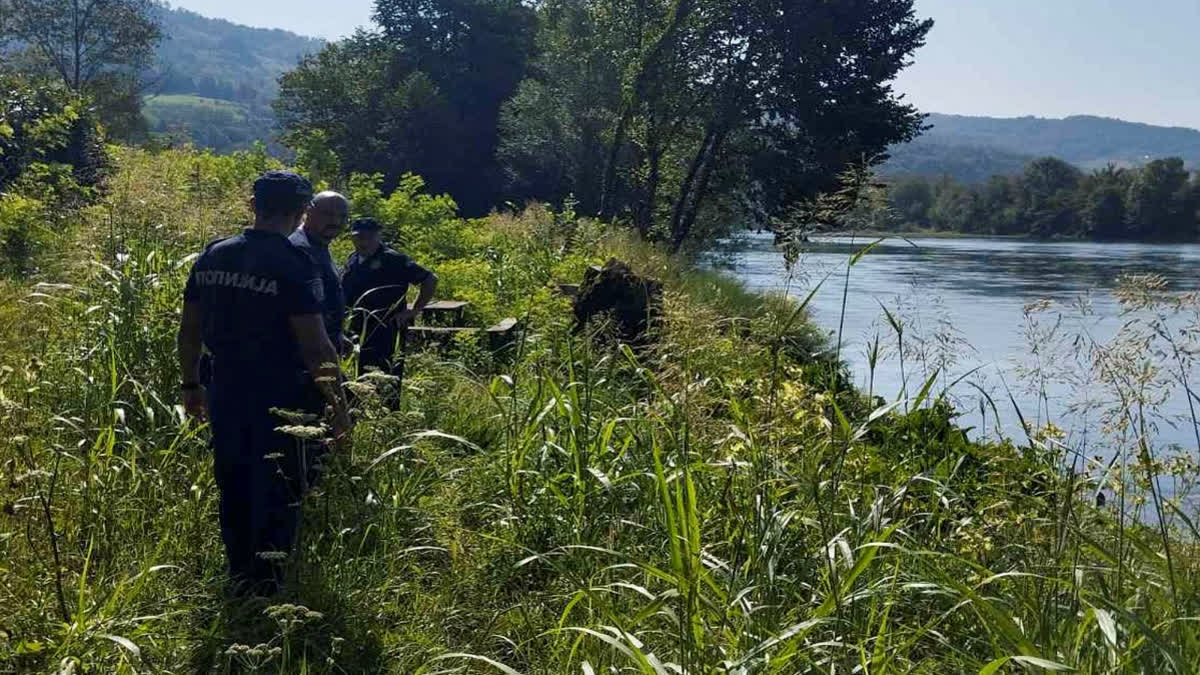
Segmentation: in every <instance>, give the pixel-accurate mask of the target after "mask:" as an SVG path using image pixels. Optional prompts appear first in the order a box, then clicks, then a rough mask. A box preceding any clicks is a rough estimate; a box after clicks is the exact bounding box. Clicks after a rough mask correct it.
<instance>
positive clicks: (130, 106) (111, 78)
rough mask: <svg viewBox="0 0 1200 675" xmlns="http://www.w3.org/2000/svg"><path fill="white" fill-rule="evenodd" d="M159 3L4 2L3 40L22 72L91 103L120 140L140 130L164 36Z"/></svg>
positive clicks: (0, 1) (0, 10)
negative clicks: (144, 90) (145, 78)
mask: <svg viewBox="0 0 1200 675" xmlns="http://www.w3.org/2000/svg"><path fill="white" fill-rule="evenodd" d="M156 7H157V4H156V3H155V2H154V1H153V0H86V1H83V2H80V1H76V0H0V36H3V37H5V38H7V39H9V40H11V41H14V42H15V43H16V44H17V45H19V47H20V48H19V49H18V52H19V54H18V56H17V60H18V61H19V62H21V63H22V64H23V66H24V70H26V71H27V72H32V73H43V74H46V75H49V76H51V77H54V78H56V79H59V80H60V81H61V82H62V83H63V84H64V85H66V86H67V87H68V88H69V89H70V90H71V91H74V92H77V93H81V94H86V95H88V96H90V97H91V98H92V99H93V101H94V102H95V103H96V105H97V107H98V108H99V110H100V114H101V117H102V119H104V120H105V122H106V123H107V124H108V126H109V127H110V129H111V130H113V131H114V132H115V133H117V134H118V135H122V136H129V135H131V134H133V133H135V132H136V131H137V130H138V129H139V128H140V127H141V122H142V119H141V84H142V80H141V77H142V75H143V74H144V73H145V71H146V70H147V69H148V68H149V67H150V65H151V64H152V63H153V60H154V54H155V51H154V50H155V46H156V45H157V44H158V42H159V40H160V39H161V38H162V31H161V29H160V27H159V24H158V22H157V21H156V20H155V11H156Z"/></svg>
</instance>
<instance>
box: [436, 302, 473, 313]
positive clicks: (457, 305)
mask: <svg viewBox="0 0 1200 675" xmlns="http://www.w3.org/2000/svg"><path fill="white" fill-rule="evenodd" d="M470 304H471V303H469V302H467V301H466V300H434V301H433V302H431V303H429V304H428V305H425V311H426V312H455V311H461V310H463V309H465V308H466V307H467V305H470Z"/></svg>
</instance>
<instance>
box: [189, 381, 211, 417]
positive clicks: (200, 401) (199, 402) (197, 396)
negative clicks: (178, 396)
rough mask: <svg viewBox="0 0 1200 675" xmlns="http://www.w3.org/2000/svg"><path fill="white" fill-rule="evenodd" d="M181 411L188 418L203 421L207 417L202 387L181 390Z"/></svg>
mask: <svg viewBox="0 0 1200 675" xmlns="http://www.w3.org/2000/svg"><path fill="white" fill-rule="evenodd" d="M183 409H184V411H185V412H186V413H187V415H188V417H191V418H193V419H197V420H200V421H204V420H205V419H206V418H207V417H208V406H207V404H206V403H205V397H204V387H196V388H194V389H184V390H183Z"/></svg>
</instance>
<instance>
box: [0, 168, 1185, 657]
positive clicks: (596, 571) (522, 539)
mask: <svg viewBox="0 0 1200 675" xmlns="http://www.w3.org/2000/svg"><path fill="white" fill-rule="evenodd" d="M116 155H117V162H118V165H117V167H118V171H117V172H116V173H115V174H114V175H113V177H112V179H111V187H110V189H109V190H108V191H107V193H106V194H105V195H104V197H103V200H104V201H103V202H102V203H101V204H100V205H99V206H98V207H96V208H92V209H85V210H83V211H79V212H74V213H72V214H71V216H72V218H73V219H74V220H73V222H72V227H71V228H69V230H68V232H69V233H70V235H71V236H72V237H73V240H72V242H71V245H69V246H64V247H63V249H62V250H63V251H66V252H70V253H69V255H70V256H71V257H72V258H73V259H74V262H75V263H77V264H74V265H71V266H69V267H64V268H63V270H62V272H61V274H60V276H57V277H55V278H54V279H53V281H55V282H56V283H51V284H42V285H39V286H31V285H28V284H22V285H17V284H13V283H8V282H0V283H5V285H4V290H5V293H4V296H5V297H11V298H21V299H23V302H19V303H18V302H12V303H0V346H2V347H3V348H2V349H0V438H2V439H3V441H0V506H2V507H3V509H2V511H0V578H2V579H3V580H4V583H2V584H0V607H4V608H5V609H6V614H5V616H4V621H3V625H2V626H0V670H6V671H15V672H54V671H60V672H61V671H64V670H65V671H68V672H69V671H70V670H72V669H73V670H74V671H75V672H104V673H109V672H111V673H134V672H139V673H141V672H200V673H212V672H217V673H221V672H237V671H247V670H254V669H257V670H259V671H265V672H281V673H300V672H305V673H376V672H390V673H397V674H400V673H404V674H410V673H434V672H447V671H452V670H454V669H458V670H460V671H462V672H480V673H485V672H516V673H524V674H526V675H561V674H562V673H578V672H584V673H588V672H595V673H606V672H633V673H647V674H651V673H653V674H654V675H663V673H679V672H687V673H697V674H699V673H704V674H712V675H734V674H738V675H750V674H752V673H753V674H759V673H762V674H766V673H776V674H780V675H782V674H791V673H803V672H854V671H860V672H879V673H884V672H914V673H960V672H966V673H971V672H984V673H998V672H1021V671H1019V670H1017V669H1018V668H1021V669H1024V668H1042V669H1047V668H1049V669H1060V670H1061V669H1064V668H1070V669H1074V670H1076V671H1078V672H1083V673H1179V674H1181V675H1182V674H1183V673H1188V672H1190V671H1191V670H1192V668H1191V664H1193V663H1194V662H1196V660H1197V654H1200V636H1198V634H1197V630H1198V629H1197V626H1196V625H1195V622H1194V621H1190V620H1187V618H1188V617H1192V616H1195V615H1196V612H1197V611H1200V588H1197V586H1196V581H1195V580H1196V579H1197V578H1198V576H1197V575H1198V573H1200V569H1198V568H1197V565H1198V564H1200V563H1198V561H1200V557H1198V556H1197V555H1196V551H1195V538H1194V536H1193V535H1187V536H1184V535H1181V534H1179V533H1178V532H1177V531H1176V530H1175V529H1171V531H1170V532H1171V535H1172V536H1171V538H1169V539H1164V538H1162V537H1160V536H1158V533H1157V532H1151V531H1150V530H1149V529H1147V528H1146V527H1143V526H1141V525H1139V524H1137V523H1136V522H1132V523H1131V522H1130V521H1128V520H1125V519H1124V515H1123V514H1122V513H1118V512H1116V511H1114V510H1113V509H1112V508H1094V507H1092V506H1091V505H1090V498H1091V494H1092V488H1094V487H1096V483H1095V482H1094V479H1093V478H1091V477H1090V476H1085V475H1080V474H1077V473H1074V472H1071V471H1068V470H1066V469H1065V468H1064V467H1065V466H1066V465H1067V462H1066V461H1065V460H1066V456H1065V455H1064V454H1063V453H1062V452H1061V450H1060V445H1057V444H1055V443H1054V442H1052V440H1053V439H1054V438H1056V436H1055V434H1054V433H1053V429H1046V430H1035V431H1034V433H1033V434H1031V435H1032V439H1031V440H1030V441H1029V443H1028V444H1023V445H1021V446H1016V445H1014V444H1011V443H998V444H981V443H978V442H975V441H973V440H972V438H971V433H970V432H968V431H964V430H962V429H959V428H957V427H956V425H955V417H954V413H953V412H952V410H951V408H950V406H949V405H948V404H947V403H946V401H945V400H943V398H942V397H941V396H939V394H938V391H937V390H936V389H933V388H926V390H925V392H924V393H923V395H922V396H919V397H918V398H917V399H914V400H910V401H907V402H904V401H898V402H896V403H895V404H893V405H891V406H890V407H884V408H880V407H878V406H877V405H876V403H875V402H874V401H868V400H866V399H865V397H862V396H860V395H859V394H857V393H856V392H854V391H853V390H851V389H849V388H847V387H844V386H842V385H839V386H838V388H837V389H836V390H831V389H830V388H829V383H830V382H831V381H834V380H835V378H831V373H830V369H831V368H837V364H836V363H831V362H830V361H829V360H828V359H822V358H814V357H813V354H814V353H815V352H820V351H823V348H824V342H823V340H822V339H821V337H820V331H819V330H817V329H816V328H815V327H814V326H812V325H810V324H809V323H808V322H807V320H806V319H805V318H804V315H803V311H802V309H801V308H800V307H798V306H797V305H796V304H795V302H794V301H790V300H786V299H782V298H764V297H762V296H758V295H755V294H752V293H749V292H747V291H746V290H745V289H742V288H740V287H739V286H738V285H737V284H736V283H734V282H732V281H730V280H728V279H725V278H723V277H720V276H719V275H715V274H713V273H710V272H699V271H696V270H693V269H690V268H688V267H687V266H686V265H684V264H682V263H681V262H680V261H679V260H678V259H676V258H673V257H671V256H668V255H666V254H664V253H663V251H662V250H661V249H658V248H655V247H653V246H649V245H647V244H646V243H645V242H642V241H639V240H637V239H636V238H635V237H632V236H630V235H629V234H627V233H625V232H622V231H619V230H615V229H613V228H612V227H610V226H606V225H603V224H597V223H594V222H591V221H587V220H580V219H578V218H576V217H574V216H573V215H572V214H571V213H570V211H569V210H564V211H562V212H553V211H549V210H547V209H544V208H541V207H534V208H531V209H528V210H527V211H525V212H523V213H520V214H509V215H493V216H490V217H488V218H486V219H483V220H479V221H463V220H461V219H456V218H454V216H453V204H452V202H451V201H450V200H448V199H446V198H441V197H428V196H422V195H421V193H420V187H419V183H418V182H417V181H416V180H415V179H411V178H409V179H405V181H404V183H403V185H405V187H404V189H402V190H400V191H399V196H397V195H395V194H388V193H384V192H382V191H381V190H379V185H380V180H381V179H380V178H378V177H363V176H355V177H353V178H352V180H351V185H352V190H357V191H358V194H360V195H362V196H363V197H364V202H363V204H359V205H358V207H359V208H362V207H363V206H364V205H366V208H367V209H369V210H370V209H373V210H375V212H376V213H381V214H390V215H391V217H394V218H397V219H399V220H398V221H395V222H393V223H392V224H394V225H401V224H402V223H404V222H411V223H420V224H421V227H422V228H425V229H432V230H437V231H438V232H439V233H437V234H435V235H433V236H435V238H445V239H450V240H453V241H454V242H456V243H455V246H457V247H458V248H456V249H453V250H454V254H453V256H447V257H444V258H441V259H439V260H438V261H437V264H436V265H435V266H434V267H435V269H436V271H437V272H438V274H439V275H440V276H442V277H443V279H444V280H445V283H446V284H447V288H452V289H454V293H455V294H456V295H457V294H459V293H460V292H461V293H463V294H467V293H470V294H471V295H470V296H469V297H470V298H471V299H472V301H473V302H477V303H478V304H479V306H480V307H481V308H482V309H481V311H482V312H486V313H492V312H495V313H496V314H497V315H508V316H520V317H522V319H524V320H525V329H524V331H523V332H522V334H521V336H520V338H519V340H518V342H517V345H515V351H514V352H513V353H512V354H511V355H510V356H508V357H506V358H497V357H493V356H492V355H491V354H489V353H488V352H487V350H486V349H485V348H484V345H483V344H482V343H481V342H479V341H476V340H472V339H468V338H463V339H460V340H456V341H455V342H454V344H453V345H452V348H451V349H450V350H449V351H447V352H442V353H434V352H423V353H413V354H410V355H409V356H408V361H407V372H406V376H405V380H404V382H403V384H402V385H399V384H398V383H396V382H393V381H389V380H387V378H382V377H379V376H376V377H370V376H368V377H366V378H363V379H360V380H357V381H354V382H351V383H349V384H348V385H347V386H348V387H351V388H353V390H354V391H355V393H356V394H357V395H358V399H357V400H358V404H357V405H358V408H359V410H358V418H359V424H358V428H357V429H356V432H355V437H354V443H353V447H352V448H350V449H349V450H348V451H347V452H345V453H342V454H338V455H335V456H332V457H330V458H329V461H328V462H326V471H325V474H324V476H323V477H322V480H321V482H320V484H319V486H318V489H317V491H316V492H315V493H313V494H312V495H311V496H310V497H309V498H308V499H307V501H306V507H305V518H304V524H303V527H302V530H301V532H300V537H299V540H300V546H299V547H298V549H297V550H296V552H295V554H294V555H293V556H292V558H291V559H290V560H289V561H288V570H289V572H288V574H289V578H288V583H287V590H286V591H285V592H284V594H283V595H281V596H279V597H276V598H272V599H270V600H267V601H261V602H260V601H250V602H246V603H239V602H235V601H230V600H227V599H226V597H225V595H224V593H223V582H224V573H223V569H222V559H221V543H220V541H219V536H218V533H217V527H216V524H215V522H214V514H215V512H216V509H217V497H218V495H217V492H216V487H215V485H214V483H213V479H212V475H211V462H210V461H209V450H208V448H207V447H206V437H207V433H208V432H207V430H206V428H205V427H204V425H202V424H198V423H196V422H192V421H186V420H184V418H183V417H182V416H181V415H180V413H179V411H178V409H177V408H176V406H175V400H176V398H175V397H176V395H177V392H176V385H177V381H176V372H175V368H176V367H177V366H176V364H175V363H174V332H175V328H176V323H177V321H178V304H179V297H180V293H181V292H182V286H183V283H184V280H185V278H186V274H187V270H188V262H189V260H190V258H191V256H192V255H194V254H195V252H196V251H198V250H199V249H200V248H201V247H202V246H203V245H204V243H205V242H206V241H207V240H208V239H211V238H212V237H214V236H221V235H225V234H228V233H229V232H232V231H234V230H236V229H237V227H238V226H239V225H240V224H241V222H242V221H244V220H245V219H246V218H247V216H248V214H247V213H246V206H245V196H246V194H247V192H248V180H249V179H250V178H251V177H252V176H253V175H254V173H255V172H256V171H258V170H260V169H261V168H262V166H263V164H264V162H267V161H268V160H266V159H265V158H264V156H263V155H262V154H261V153H255V152H247V153H242V154H239V155H237V156H231V157H219V156H214V155H211V154H205V153H197V152H194V151H165V152H159V153H148V152H144V151H139V150H131V149H119V150H117V151H116ZM370 198H374V202H371V201H370ZM15 203H16V202H7V201H5V202H0V204H3V206H0V208H3V209H5V210H4V211H3V212H4V213H8V212H9V210H12V211H14V212H15V211H16V210H17V209H15V208H14V207H13V204H15ZM21 208H22V209H26V208H28V207H21ZM439 242H440V239H439ZM438 245H439V246H440V245H441V243H439V244H438ZM609 256H613V257H619V258H621V259H623V260H626V261H628V262H630V263H631V264H632V265H633V266H634V268H635V269H637V270H639V271H642V272H645V273H647V274H650V275H653V276H655V277H657V278H659V279H661V280H662V281H663V282H664V284H665V288H666V292H665V297H664V315H663V320H662V322H661V326H660V327H659V330H658V334H657V336H656V340H655V342H654V344H652V345H649V346H646V347H644V348H642V349H640V350H639V351H637V352H634V351H633V350H631V349H628V348H624V347H621V346H616V345H612V344H611V343H609V342H607V341H605V340H603V339H593V337H594V336H593V335H591V334H588V333H579V332H576V331H575V330H574V326H573V325H572V324H573V322H572V320H571V318H570V310H569V302H568V301H567V300H566V299H565V298H563V297H561V296H560V295H559V294H558V293H557V291H556V290H555V289H554V287H553V284H554V283H555V282H572V281H578V279H579V275H580V274H581V273H582V270H583V268H584V267H585V266H586V265H588V264H592V263H594V262H596V261H601V260H604V259H606V258H607V257H609ZM481 318H486V317H481ZM600 330H601V332H602V327H600ZM595 337H602V336H600V335H597V336H595ZM395 386H402V387H403V394H404V395H403V398H402V400H401V403H400V406H399V409H398V410H389V409H387V408H385V407H384V406H383V405H382V404H381V403H380V401H381V393H382V392H383V390H385V389H387V388H389V387H395ZM905 410H907V412H904V411H905ZM1127 471H1128V472H1129V473H1128V474H1126V475H1124V476H1122V478H1121V479H1120V480H1119V481H1116V482H1110V483H1107V484H1109V485H1113V486H1122V487H1120V489H1121V490H1124V489H1126V487H1128V489H1129V493H1128V495H1127V496H1128V498H1129V499H1130V500H1134V499H1136V498H1137V497H1138V496H1139V495H1142V496H1144V492H1138V490H1139V488H1138V487H1137V485H1138V481H1139V480H1141V481H1145V480H1147V479H1153V477H1154V476H1156V474H1154V473H1153V472H1154V471H1156V469H1154V467H1153V464H1152V463H1148V464H1145V465H1141V464H1138V463H1136V462H1131V463H1130V465H1129V467H1128V469H1127ZM1143 471H1144V472H1145V473H1144V474H1143V473H1142V472H1143ZM1145 484H1150V483H1145ZM1141 489H1142V490H1144V489H1145V488H1144V487H1143V488H1141ZM1120 494H1121V498H1122V499H1124V498H1126V493H1125V492H1121V493H1120ZM1181 508H1183V509H1187V508H1188V507H1186V506H1182V505H1181ZM1168 521H1169V526H1170V527H1172V528H1174V527H1175V526H1178V525H1180V524H1181V523H1182V522H1183V521H1182V520H1180V519H1175V518H1168ZM1167 543H1169V544H1170V546H1169V548H1168V547H1167V545H1166V544H1167ZM1164 553H1167V554H1169V555H1167V556H1164ZM1168 561H1171V562H1168ZM1005 668H1008V669H1009V670H1008V671H1005V670H1004V669H1005Z"/></svg>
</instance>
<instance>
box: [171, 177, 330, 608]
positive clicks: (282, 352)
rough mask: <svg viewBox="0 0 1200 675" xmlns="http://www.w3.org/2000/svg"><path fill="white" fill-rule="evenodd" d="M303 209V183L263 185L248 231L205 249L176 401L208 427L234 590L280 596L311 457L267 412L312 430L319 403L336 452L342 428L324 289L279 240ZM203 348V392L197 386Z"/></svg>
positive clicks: (183, 323)
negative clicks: (291, 417) (303, 417)
mask: <svg viewBox="0 0 1200 675" xmlns="http://www.w3.org/2000/svg"><path fill="white" fill-rule="evenodd" d="M311 199H312V187H311V186H310V185H309V183H308V181H307V180H305V179H304V178H302V177H300V176H298V175H296V174H292V173H287V172H280V171H271V172H267V173H265V174H263V175H262V176H261V177H259V179H258V180H257V181H255V183H254V198H253V199H252V201H251V204H252V206H253V208H254V227H253V228H250V229H247V230H245V231H243V232H242V233H240V234H237V235H235V236H233V237H229V238H228V239H221V240H218V241H216V242H213V243H212V244H210V245H209V246H208V248H207V249H206V250H205V251H204V253H203V254H202V255H201V256H200V257H199V258H198V259H197V260H196V262H195V264H194V266H193V267H192V271H191V274H190V276H189V277H188V281H187V287H186V289H185V290H184V305H183V315H182V318H181V320H180V328H179V363H180V369H181V374H182V378H183V381H182V384H181V389H182V392H183V401H184V406H185V407H186V409H187V411H188V412H189V413H190V414H191V415H193V416H196V417H204V416H205V415H206V414H207V416H208V417H209V418H210V421H211V426H212V445H213V470H214V473H215V477H216V482H217V487H218V488H220V490H221V502H220V520H221V536H222V539H223V540H224V542H225V552H226V557H227V560H228V563H229V571H230V575H231V577H232V578H233V580H234V581H235V582H236V583H237V586H236V587H237V589H238V590H239V591H253V592H258V593H271V592H273V591H274V590H276V589H277V588H278V583H279V578H280V576H279V572H280V570H279V567H278V565H277V564H275V563H276V562H277V560H278V559H279V558H282V557H286V556H287V554H288V553H289V552H290V551H291V547H292V543H293V540H294V537H295V532H296V528H297V525H298V522H299V519H298V515H299V501H300V498H301V496H302V495H303V493H304V490H305V489H306V488H307V484H308V479H309V469H310V461H311V460H312V454H313V453H314V452H315V451H316V448H315V447H312V446H309V445H307V444H304V443H300V442H298V439H296V438H293V437H292V436H288V435H284V434H282V433H280V432H278V431H276V428H277V427H280V426H282V425H284V424H287V423H288V422H286V421H284V420H282V419H280V418H279V417H278V416H276V415H274V414H273V413H272V409H285V410H293V411H301V412H302V413H307V414H309V415H310V416H311V417H310V418H309V419H310V420H313V421H315V420H316V419H318V418H319V415H320V413H321V412H322V410H323V409H324V407H325V405H326V404H328V405H329V406H331V407H332V409H333V417H332V419H331V420H330V424H331V426H332V431H333V434H334V440H335V444H338V445H340V444H342V443H343V442H344V441H345V439H346V435H347V434H348V432H349V429H350V422H349V418H348V416H347V414H346V406H345V401H344V399H343V397H342V394H341V387H340V386H339V383H338V378H339V376H340V372H339V369H338V366H337V353H336V352H335V351H334V349H333V345H332V344H330V342H329V338H328V337H327V336H326V334H325V326H324V322H323V317H322V305H321V301H322V295H323V291H324V287H323V285H322V283H321V279H320V276H319V274H318V272H317V270H316V268H315V266H314V265H313V264H312V261H311V260H309V258H308V256H307V255H306V254H305V253H304V252H303V251H301V250H299V249H298V248H296V247H295V246H293V245H292V244H291V243H289V242H288V239H287V237H288V234H289V233H291V232H292V231H293V230H294V229H295V228H296V226H297V225H298V224H299V222H300V219H301V218H302V217H303V215H304V213H305V211H306V210H307V209H308V205H309V202H310V200H311ZM205 347H206V348H207V349H208V351H209V353H210V354H211V369H212V370H211V375H210V377H211V384H210V385H209V387H208V391H207V392H205V391H204V389H203V388H202V387H201V386H200V384H199V382H198V378H197V366H198V364H199V361H200V354H201V350H202V348H205ZM206 393H207V397H206V396H205V394H206Z"/></svg>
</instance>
